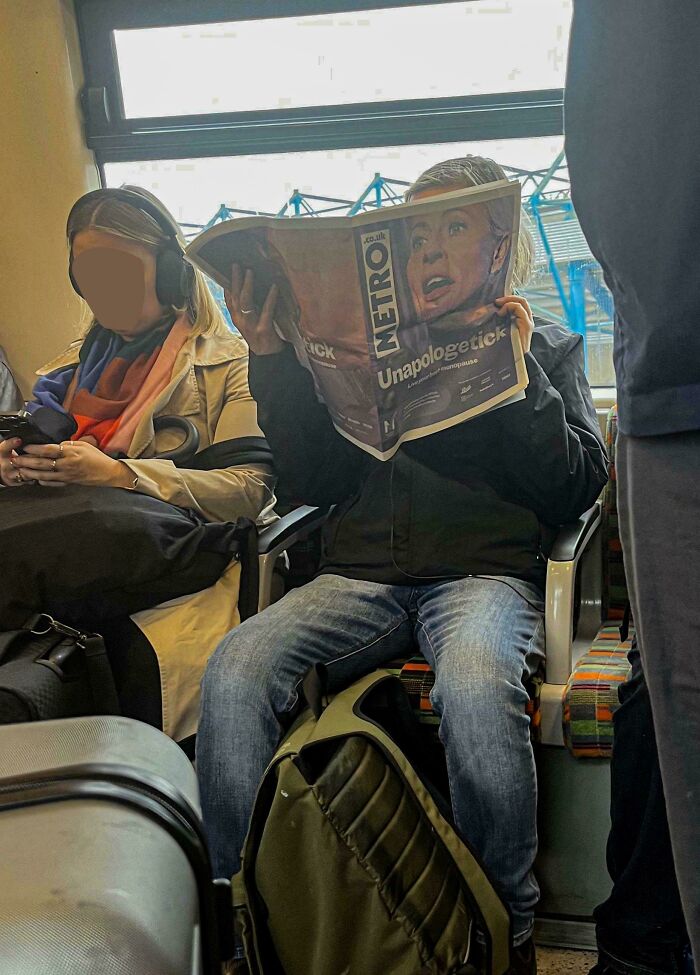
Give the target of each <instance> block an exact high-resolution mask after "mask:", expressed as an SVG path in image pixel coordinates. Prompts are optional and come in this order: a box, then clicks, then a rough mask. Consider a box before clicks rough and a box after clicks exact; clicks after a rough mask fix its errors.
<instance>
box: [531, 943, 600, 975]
mask: <svg viewBox="0 0 700 975" xmlns="http://www.w3.org/2000/svg"><path fill="white" fill-rule="evenodd" d="M596 961H597V955H596V954H595V952H593V951H569V950H566V951H565V950H563V949H561V948H538V949H537V973H538V975H588V972H590V970H591V968H593V966H594V965H595V963H596Z"/></svg>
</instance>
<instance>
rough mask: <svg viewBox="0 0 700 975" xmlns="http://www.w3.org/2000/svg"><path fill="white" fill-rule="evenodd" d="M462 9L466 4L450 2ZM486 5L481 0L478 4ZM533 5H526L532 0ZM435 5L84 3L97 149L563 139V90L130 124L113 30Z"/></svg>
mask: <svg viewBox="0 0 700 975" xmlns="http://www.w3.org/2000/svg"><path fill="white" fill-rule="evenodd" d="M440 2H443V3H444V2H448V3H457V2H460V0H440ZM470 2H477V0H470ZM522 2H526V0H522ZM434 3H435V0H400V2H397V0H284V2H281V0H198V2H197V4H196V6H195V7H194V9H193V5H192V3H191V0H120V2H119V3H115V2H114V0H76V13H77V18H78V29H79V34H80V41H81V47H82V52H83V64H84V71H85V87H84V89H83V92H82V95H81V98H82V104H83V112H84V117H85V137H86V142H87V145H88V147H89V148H90V149H92V150H93V151H94V152H95V155H96V159H97V162H98V164H99V165H100V166H102V165H103V164H104V163H108V162H131V161H134V162H135V161H141V160H149V159H154V160H156V159H188V158H200V157H204V156H238V155H256V154H260V153H278V152H305V151H313V150H331V149H350V148H372V147H377V146H394V145H395V146H402V145H421V144H431V143H440V142H469V141H474V142H476V141H483V140H492V139H519V138H536V137H539V136H556V135H562V134H563V131H564V124H563V101H564V93H563V89H561V88H554V89H544V90H535V91H525V92H507V93H506V92H494V93H491V94H483V95H464V96H457V97H449V98H425V99H411V100H400V101H385V102H360V103H356V104H350V105H324V106H316V107H314V106H311V107H309V108H293V109H280V110H269V111H268V110H265V111H247V112H218V113H207V114H199V115H184V116H159V117H155V118H133V119H132V118H125V115H124V103H123V98H122V90H121V83H120V79H119V68H118V62H117V52H116V46H115V44H114V35H113V31H115V30H126V29H130V28H149V27H150V28H155V27H173V26H181V25H188V24H207V23H218V22H222V21H237V20H267V19H273V18H280V17H293V16H304V15H314V14H316V15H318V14H321V13H323V14H329V13H340V12H357V11H362V10H376V9H386V8H392V7H393V8H400V7H416V6H431V5H434Z"/></svg>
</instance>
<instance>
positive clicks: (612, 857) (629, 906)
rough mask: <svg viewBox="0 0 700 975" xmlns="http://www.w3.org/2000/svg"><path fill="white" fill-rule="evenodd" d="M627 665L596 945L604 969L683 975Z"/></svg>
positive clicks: (660, 819)
mask: <svg viewBox="0 0 700 975" xmlns="http://www.w3.org/2000/svg"><path fill="white" fill-rule="evenodd" d="M630 662H631V663H632V671H631V673H630V676H629V677H628V679H627V680H626V681H625V683H624V684H623V685H622V687H621V688H620V707H619V708H618V709H617V711H616V712H615V716H614V718H613V723H614V726H615V736H614V739H613V755H612V766H611V805H610V818H611V821H612V822H611V829H610V837H609V839H608V870H609V872H610V877H611V878H612V881H613V884H614V886H613V889H612V892H611V894H610V897H608V899H607V900H606V901H605V903H603V904H601V905H600V906H599V907H598V908H596V911H595V918H596V937H597V940H598V950H599V954H600V959H601V962H602V965H608V964H612V965H614V966H615V970H619V971H620V972H630V973H633V972H636V971H638V970H639V966H643V967H644V969H645V971H648V972H650V973H652V972H653V973H654V975H662V973H663V975H673V973H676V972H678V971H680V964H681V957H682V952H683V948H684V947H685V945H686V944H687V933H686V930H685V922H684V920H683V910H682V908H681V902H680V896H679V894H678V884H677V882H676V873H675V870H674V866H673V856H672V854H671V840H670V837H669V834H668V821H667V819H666V803H665V800H664V791H663V786H662V784H661V771H660V769H659V758H658V754H657V751H656V738H655V736H654V724H653V721H652V715H651V703H650V701H649V691H648V689H647V686H646V682H645V680H644V673H643V671H642V665H641V660H640V658H639V651H638V650H636V649H633V650H632V652H631V653H630Z"/></svg>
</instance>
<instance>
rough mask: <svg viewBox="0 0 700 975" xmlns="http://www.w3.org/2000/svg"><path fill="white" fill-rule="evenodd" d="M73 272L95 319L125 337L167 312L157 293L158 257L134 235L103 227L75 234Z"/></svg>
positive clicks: (146, 326)
mask: <svg viewBox="0 0 700 975" xmlns="http://www.w3.org/2000/svg"><path fill="white" fill-rule="evenodd" d="M72 254H73V277H74V278H75V280H76V281H77V283H78V287H79V288H80V291H81V293H82V295H83V297H84V298H85V300H86V301H87V303H88V305H89V306H90V309H91V310H92V313H93V314H94V316H95V318H96V319H97V321H98V322H99V323H100V325H102V326H103V327H104V328H108V329H109V330H110V331H112V332H116V333H117V335H120V336H121V337H122V338H123V339H125V340H126V341H129V340H130V339H133V338H135V337H136V336H137V335H140V334H141V333H142V332H147V331H148V329H149V328H151V327H152V326H153V325H155V324H156V322H158V321H159V320H160V319H161V318H162V317H163V315H164V314H165V312H166V310H167V309H166V308H164V307H163V306H162V305H161V304H160V302H159V301H158V297H157V295H156V258H155V254H154V253H153V251H152V250H151V249H150V248H149V247H146V245H145V244H141V243H139V242H138V241H135V240H126V239H125V238H123V237H118V236H116V234H109V233H105V232H104V231H101V230H93V229H90V230H81V231H80V232H79V233H77V234H76V235H75V237H74V238H73V248H72Z"/></svg>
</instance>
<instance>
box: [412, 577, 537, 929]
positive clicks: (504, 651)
mask: <svg viewBox="0 0 700 975" xmlns="http://www.w3.org/2000/svg"><path fill="white" fill-rule="evenodd" d="M543 608H544V604H543V602H542V594H541V592H540V591H539V590H538V589H537V588H536V587H535V586H532V585H529V584H528V583H525V582H520V581H519V580H516V579H508V580H504V581H498V580H496V579H487V578H467V579H461V580H458V581H455V582H447V583H440V584H437V585H434V586H430V587H423V588H422V589H420V590H418V600H417V612H418V617H417V623H418V625H417V637H418V642H419V645H420V648H421V651H422V653H423V654H424V656H425V658H426V660H427V661H428V662H429V663H430V664H431V666H432V667H433V669H434V670H435V686H434V688H433V692H432V695H431V700H432V704H433V707H434V708H435V711H436V712H437V714H439V715H440V718H441V721H440V738H441V740H442V742H443V744H444V746H445V750H446V753H447V769H448V775H449V780H450V794H451V798H452V807H453V811H454V815H455V820H456V822H457V826H458V828H459V830H460V831H461V833H462V835H463V836H464V837H465V839H466V840H467V841H468V842H469V843H470V844H471V845H472V846H473V847H474V849H475V850H476V852H477V853H478V854H479V856H480V857H481V859H482V860H483V862H484V864H485V866H486V868H487V869H488V870H489V872H490V875H491V877H492V879H493V881H494V883H495V884H496V886H497V887H498V889H499V891H500V893H501V896H502V897H503V899H504V900H505V901H506V903H507V904H508V906H509V907H510V909H511V911H512V914H513V937H514V943H515V944H516V945H518V944H521V943H522V942H524V941H526V940H527V939H528V938H529V937H530V935H531V934H532V928H533V923H534V908H535V904H536V903H537V899H538V897H539V889H538V887H537V883H536V881H535V878H534V876H533V873H532V865H533V862H534V859H535V854H536V852H537V780H536V777H535V761H534V755H533V752H532V745H531V743H530V719H529V717H528V716H527V714H526V707H527V702H528V692H527V690H526V688H525V683H526V682H527V680H528V677H529V676H531V675H532V674H533V673H534V672H535V671H536V670H537V669H538V667H539V666H540V664H541V662H542V660H543V657H544V614H543Z"/></svg>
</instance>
